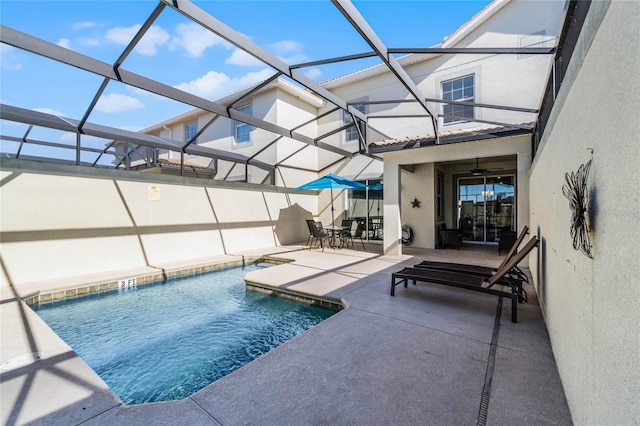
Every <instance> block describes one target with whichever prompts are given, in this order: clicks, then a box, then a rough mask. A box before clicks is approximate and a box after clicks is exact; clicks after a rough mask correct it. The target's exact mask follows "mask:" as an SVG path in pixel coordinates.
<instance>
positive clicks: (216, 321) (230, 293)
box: [34, 264, 333, 404]
mask: <svg viewBox="0 0 640 426" xmlns="http://www.w3.org/2000/svg"><path fill="white" fill-rule="evenodd" d="M263 267H266V265H264V264H262V265H260V264H252V265H247V266H245V267H235V268H227V269H223V270H219V271H214V272H210V273H206V274H200V275H196V276H190V277H187V278H178V279H172V280H168V281H164V282H161V283H156V284H149V285H145V286H138V287H137V288H136V289H132V290H129V291H126V292H123V291H114V292H108V293H101V294H96V295H89V296H83V297H79V298H74V299H67V300H62V301H58V302H53V303H47V304H41V305H37V306H34V310H35V311H36V312H37V313H38V314H39V315H40V316H41V317H42V318H43V319H44V320H45V321H46V322H47V324H49V326H50V327H51V328H52V329H53V330H54V331H55V332H56V333H57V334H58V335H59V336H60V337H62V339H64V341H65V342H67V344H68V345H69V346H71V347H72V348H73V349H74V350H75V352H76V353H77V354H78V355H79V356H80V357H81V358H82V359H84V361H85V362H86V363H87V364H89V366H91V368H93V370H94V371H95V372H96V373H98V375H99V376H100V377H102V379H103V380H104V381H105V382H106V383H107V384H108V385H109V387H110V388H111V389H112V390H113V391H114V392H115V393H116V394H117V395H118V396H119V397H120V399H121V400H122V401H123V402H124V403H125V404H141V403H145V402H157V401H169V400H174V399H181V398H185V397H187V396H189V395H191V394H193V393H194V392H196V391H198V390H199V389H202V388H203V387H205V386H207V385H208V384H210V383H212V382H214V381H215V380H217V379H219V378H221V377H223V376H225V375H227V374H229V373H231V372H232V371H234V370H236V369H237V368H239V367H241V366H243V365H244V364H246V363H248V362H249V361H251V360H253V359H255V358H257V357H258V356H260V355H262V354H264V353H266V352H268V351H269V350H271V349H273V348H275V347H276V346H278V345H280V344H282V343H284V342H285V341H287V340H289V339H291V338H292V337H294V336H296V335H297V334H299V333H301V332H303V331H304V330H306V329H308V328H310V327H312V326H314V325H316V324H318V323H319V322H321V321H323V320H324V319H326V318H328V317H330V316H331V315H332V314H333V312H332V311H329V310H326V309H321V308H316V307H312V306H308V305H304V304H301V303H296V302H292V301H289V300H283V299H279V298H276V297H273V296H267V295H263V294H260V293H256V292H252V291H246V290H245V285H244V275H245V274H246V273H247V272H249V271H252V270H256V269H260V268H263Z"/></svg>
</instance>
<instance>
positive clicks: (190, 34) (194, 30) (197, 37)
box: [169, 22, 231, 58]
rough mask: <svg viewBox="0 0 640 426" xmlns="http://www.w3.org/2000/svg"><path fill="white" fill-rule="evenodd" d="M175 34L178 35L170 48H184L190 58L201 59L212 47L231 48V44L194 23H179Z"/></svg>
mask: <svg viewBox="0 0 640 426" xmlns="http://www.w3.org/2000/svg"><path fill="white" fill-rule="evenodd" d="M175 32H176V33H177V35H176V36H175V37H173V39H172V40H171V44H170V46H169V47H170V48H171V49H176V48H179V47H180V48H183V49H184V50H186V51H187V54H188V55H189V56H192V57H194V58H199V57H201V56H202V54H203V53H204V51H205V50H206V49H207V48H209V47H211V46H223V47H225V48H227V49H230V48H231V44H229V42H227V41H225V40H224V39H222V38H220V37H218V36H217V35H215V34H213V33H212V32H210V31H209V30H207V29H205V28H203V27H201V26H200V25H198V24H196V23H194V22H189V23H186V24H185V23H179V24H178V25H177V26H176V30H175Z"/></svg>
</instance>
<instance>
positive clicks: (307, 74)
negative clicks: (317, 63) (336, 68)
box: [302, 68, 322, 81]
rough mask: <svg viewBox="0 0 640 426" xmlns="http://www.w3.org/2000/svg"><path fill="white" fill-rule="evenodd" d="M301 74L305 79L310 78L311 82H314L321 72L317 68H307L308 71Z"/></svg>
mask: <svg viewBox="0 0 640 426" xmlns="http://www.w3.org/2000/svg"><path fill="white" fill-rule="evenodd" d="M302 74H303V75H304V76H305V77H307V78H310V79H311V80H316V79H317V78H318V77H320V76H321V75H322V71H320V70H319V69H318V68H309V69H308V70H306V71H304V72H303V73H302ZM316 81H317V80H316Z"/></svg>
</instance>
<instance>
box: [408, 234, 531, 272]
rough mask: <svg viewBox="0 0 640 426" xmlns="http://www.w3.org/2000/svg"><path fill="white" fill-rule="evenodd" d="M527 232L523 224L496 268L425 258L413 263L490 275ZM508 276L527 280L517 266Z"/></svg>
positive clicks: (503, 261) (510, 253)
mask: <svg viewBox="0 0 640 426" xmlns="http://www.w3.org/2000/svg"><path fill="white" fill-rule="evenodd" d="M528 233H529V227H527V226H525V227H524V228H522V231H521V232H520V235H519V236H518V238H517V239H516V241H515V242H514V243H513V245H512V246H511V249H510V250H509V252H508V253H507V254H506V256H505V257H504V259H502V263H500V266H498V267H497V268H492V267H490V266H479V265H470V264H467V263H453V262H435V261H430V260H425V261H423V262H420V263H418V264H416V265H415V267H416V268H425V269H434V270H440V271H451V272H461V273H464V274H476V275H483V276H486V275H491V274H493V273H494V272H495V271H497V270H498V269H500V268H501V267H503V266H504V265H506V263H507V262H508V261H509V260H510V259H511V258H512V257H513V256H514V255H515V254H516V253H517V251H518V247H520V244H522V241H524V238H525V237H526V236H527V234H528ZM509 276H510V277H511V278H513V279H519V280H522V281H524V282H529V279H528V278H527V275H526V274H525V273H524V272H522V271H521V270H520V268H518V267H517V266H516V267H515V268H513V270H512V271H509Z"/></svg>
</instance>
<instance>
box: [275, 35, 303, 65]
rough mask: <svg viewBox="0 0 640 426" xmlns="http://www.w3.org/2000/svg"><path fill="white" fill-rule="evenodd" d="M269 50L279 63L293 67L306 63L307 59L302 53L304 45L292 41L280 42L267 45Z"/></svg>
mask: <svg viewBox="0 0 640 426" xmlns="http://www.w3.org/2000/svg"><path fill="white" fill-rule="evenodd" d="M269 50H271V51H272V52H273V53H274V54H275V55H276V56H277V57H278V59H280V60H281V61H283V62H284V63H286V64H289V65H293V64H299V63H302V62H307V61H308V60H309V57H308V56H307V55H305V54H304V53H302V52H303V50H304V45H303V44H300V43H298V42H297V41H293V40H280V41H277V42H275V43H271V44H269Z"/></svg>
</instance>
